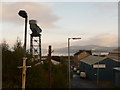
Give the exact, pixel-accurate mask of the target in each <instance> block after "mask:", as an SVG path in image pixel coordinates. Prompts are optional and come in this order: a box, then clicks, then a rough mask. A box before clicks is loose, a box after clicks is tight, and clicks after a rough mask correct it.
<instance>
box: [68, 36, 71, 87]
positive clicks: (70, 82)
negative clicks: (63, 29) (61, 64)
mask: <svg viewBox="0 0 120 90" xmlns="http://www.w3.org/2000/svg"><path fill="white" fill-rule="evenodd" d="M68 70H69V71H68V73H69V74H68V75H69V76H68V81H69V88H71V81H70V38H68Z"/></svg>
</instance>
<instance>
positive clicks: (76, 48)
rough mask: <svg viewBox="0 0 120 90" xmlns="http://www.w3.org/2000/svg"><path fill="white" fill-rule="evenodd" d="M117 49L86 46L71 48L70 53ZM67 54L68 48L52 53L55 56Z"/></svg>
mask: <svg viewBox="0 0 120 90" xmlns="http://www.w3.org/2000/svg"><path fill="white" fill-rule="evenodd" d="M116 48H117V47H104V46H98V45H86V46H71V47H70V52H71V53H75V52H77V51H79V50H92V51H93V52H110V51H112V50H114V49H116ZM67 52H68V47H64V48H60V49H55V51H54V53H57V54H66V55H67Z"/></svg>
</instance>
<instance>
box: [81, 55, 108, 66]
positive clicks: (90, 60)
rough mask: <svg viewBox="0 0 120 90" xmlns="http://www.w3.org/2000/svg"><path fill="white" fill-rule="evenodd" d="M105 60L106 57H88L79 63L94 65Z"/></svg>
mask: <svg viewBox="0 0 120 90" xmlns="http://www.w3.org/2000/svg"><path fill="white" fill-rule="evenodd" d="M104 59H106V57H98V56H88V57H86V58H83V59H81V60H80V61H82V62H84V63H87V64H90V65H92V64H94V63H97V62H100V61H102V60H104Z"/></svg>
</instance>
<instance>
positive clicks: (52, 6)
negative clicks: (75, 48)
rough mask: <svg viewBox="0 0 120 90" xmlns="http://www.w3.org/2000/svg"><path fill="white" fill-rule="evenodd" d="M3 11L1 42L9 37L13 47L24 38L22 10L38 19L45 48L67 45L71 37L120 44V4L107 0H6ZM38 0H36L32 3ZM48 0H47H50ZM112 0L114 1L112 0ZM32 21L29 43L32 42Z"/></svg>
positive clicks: (2, 5) (80, 43) (1, 5)
mask: <svg viewBox="0 0 120 90" xmlns="http://www.w3.org/2000/svg"><path fill="white" fill-rule="evenodd" d="M2 1H4V2H2V3H1V4H0V7H1V8H2V10H0V14H2V21H1V20H0V26H2V28H1V29H0V32H1V35H0V41H3V40H6V41H7V42H8V43H9V44H10V46H13V45H14V44H15V42H16V39H17V37H19V38H20V40H22V42H23V41H24V40H23V38H24V19H23V18H21V17H20V16H18V11H19V10H20V9H24V10H26V12H27V14H28V18H29V20H30V19H35V20H37V21H38V25H39V26H40V27H41V28H42V30H43V32H42V47H43V48H47V47H48V46H49V45H52V46H53V47H54V48H62V47H67V38H68V37H81V38H82V39H81V40H77V41H73V40H71V45H80V46H81V45H91V44H92V45H101V46H117V44H118V3H117V2H113V0H107V2H54V1H55V0H52V2H37V0H30V1H31V2H17V1H20V0H13V1H16V2H9V3H8V2H7V1H9V0H7V1H6V0H2ZM26 1H27V0H26ZM32 1H36V2H32ZM46 1H47V0H46ZM92 1H94V0H92ZM108 1H112V2H108ZM30 33H31V31H30V28H29V24H28V33H27V34H28V37H27V46H28V48H29V45H30Z"/></svg>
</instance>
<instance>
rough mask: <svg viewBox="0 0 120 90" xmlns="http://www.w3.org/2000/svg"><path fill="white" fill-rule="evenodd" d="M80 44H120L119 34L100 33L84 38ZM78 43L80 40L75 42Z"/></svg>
mask: <svg viewBox="0 0 120 90" xmlns="http://www.w3.org/2000/svg"><path fill="white" fill-rule="evenodd" d="M79 43H80V45H100V46H108V47H109V46H118V35H115V34H109V33H105V34H98V35H96V36H93V37H90V38H89V39H86V40H85V38H82V39H81V41H79ZM75 44H76V45H77V44H78V42H76V43H75Z"/></svg>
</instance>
